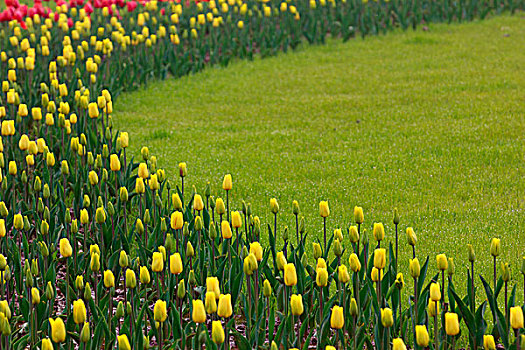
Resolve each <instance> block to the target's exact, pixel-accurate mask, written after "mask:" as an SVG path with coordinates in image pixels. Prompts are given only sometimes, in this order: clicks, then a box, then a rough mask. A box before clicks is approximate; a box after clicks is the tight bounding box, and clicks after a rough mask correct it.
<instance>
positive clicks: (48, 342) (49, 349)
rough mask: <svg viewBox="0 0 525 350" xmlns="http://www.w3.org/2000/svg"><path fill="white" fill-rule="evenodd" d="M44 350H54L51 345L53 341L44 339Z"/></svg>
mask: <svg viewBox="0 0 525 350" xmlns="http://www.w3.org/2000/svg"><path fill="white" fill-rule="evenodd" d="M42 350H53V343H51V339H49V338H44V339H42Z"/></svg>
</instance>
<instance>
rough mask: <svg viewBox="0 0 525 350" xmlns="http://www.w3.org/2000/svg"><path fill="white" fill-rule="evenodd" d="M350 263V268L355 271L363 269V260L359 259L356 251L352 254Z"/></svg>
mask: <svg viewBox="0 0 525 350" xmlns="http://www.w3.org/2000/svg"><path fill="white" fill-rule="evenodd" d="M348 263H349V264H350V270H352V271H353V272H354V273H355V272H359V271H360V270H361V262H360V261H359V258H358V257H357V254H356V253H352V254H350V258H349V259H348Z"/></svg>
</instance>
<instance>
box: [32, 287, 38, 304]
mask: <svg viewBox="0 0 525 350" xmlns="http://www.w3.org/2000/svg"><path fill="white" fill-rule="evenodd" d="M39 303H40V292H39V291H38V289H37V288H35V287H33V288H31V304H33V305H36V304H39Z"/></svg>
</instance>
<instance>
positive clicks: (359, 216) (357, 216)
mask: <svg viewBox="0 0 525 350" xmlns="http://www.w3.org/2000/svg"><path fill="white" fill-rule="evenodd" d="M354 221H355V222H356V224H362V223H363V222H364V221H365V219H364V215H363V208H361V207H357V206H356V207H354Z"/></svg>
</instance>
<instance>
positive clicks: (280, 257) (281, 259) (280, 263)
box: [275, 252, 288, 271]
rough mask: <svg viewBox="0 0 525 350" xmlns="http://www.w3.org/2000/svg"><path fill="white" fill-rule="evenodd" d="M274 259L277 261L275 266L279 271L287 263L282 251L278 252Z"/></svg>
mask: <svg viewBox="0 0 525 350" xmlns="http://www.w3.org/2000/svg"><path fill="white" fill-rule="evenodd" d="M275 260H277V261H276V263H277V268H278V269H279V271H282V270H284V267H285V266H286V264H287V263H288V262H287V261H286V258H285V257H284V253H283V252H278V253H277V256H276V257H275Z"/></svg>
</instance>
